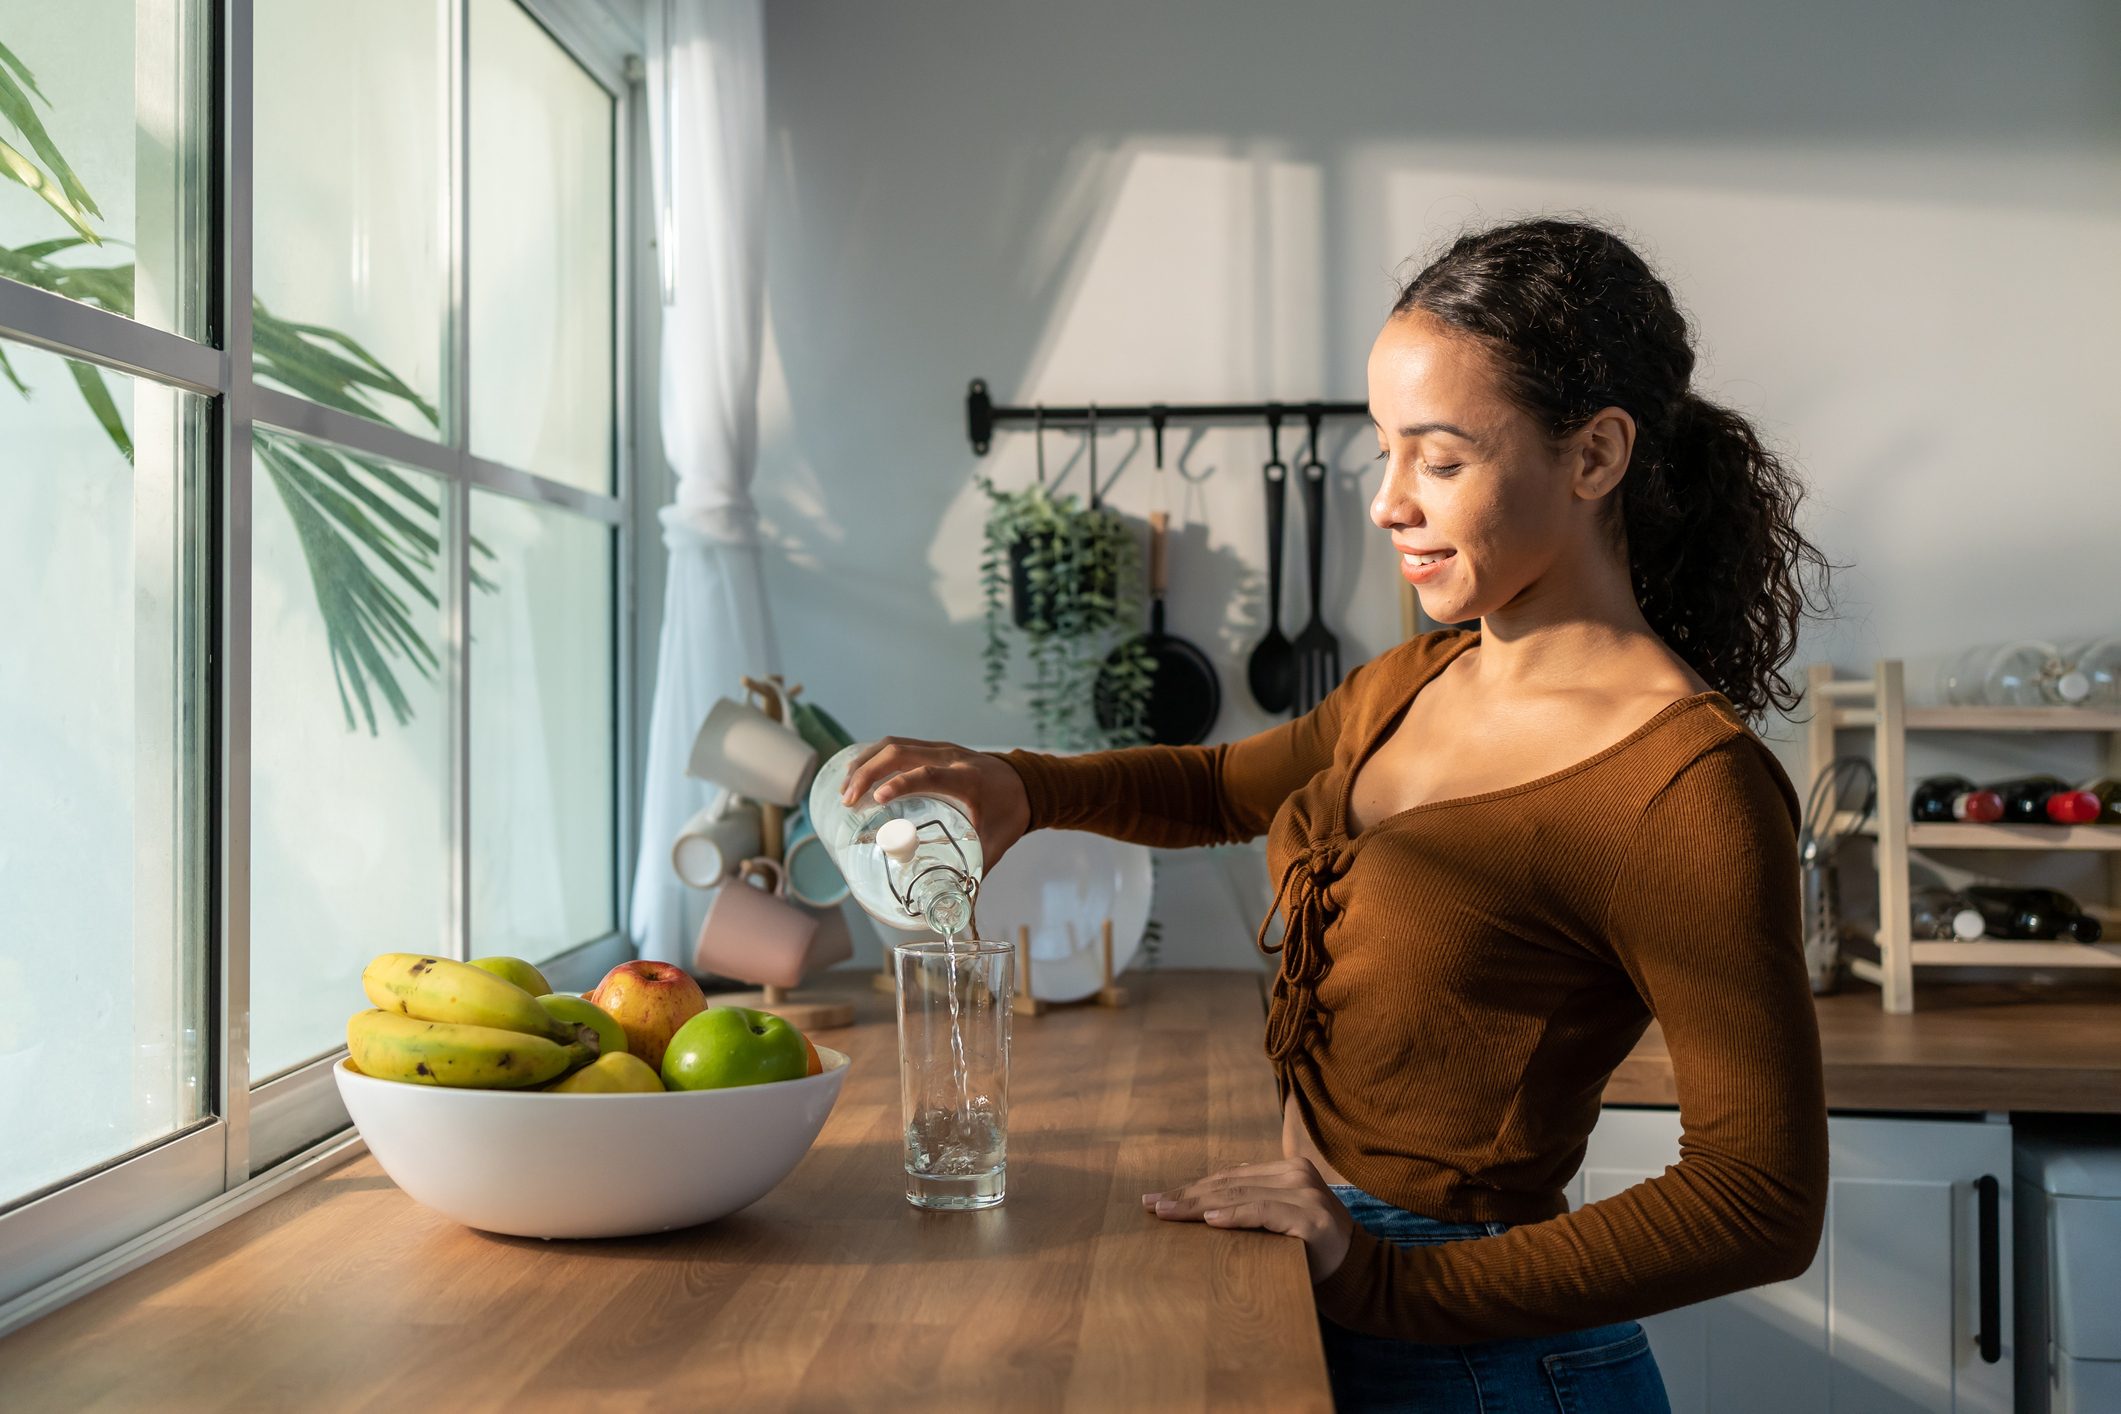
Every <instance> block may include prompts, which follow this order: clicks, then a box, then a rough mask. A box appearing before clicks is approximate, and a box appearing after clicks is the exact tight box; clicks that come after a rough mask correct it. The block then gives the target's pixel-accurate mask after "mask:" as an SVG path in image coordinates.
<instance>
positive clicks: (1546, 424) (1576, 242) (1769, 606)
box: [1392, 219, 1833, 721]
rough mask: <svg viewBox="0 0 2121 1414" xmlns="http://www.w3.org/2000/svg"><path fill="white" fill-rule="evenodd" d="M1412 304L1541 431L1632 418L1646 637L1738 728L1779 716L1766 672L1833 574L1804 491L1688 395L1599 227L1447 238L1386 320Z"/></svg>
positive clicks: (1674, 344) (1735, 426)
mask: <svg viewBox="0 0 2121 1414" xmlns="http://www.w3.org/2000/svg"><path fill="white" fill-rule="evenodd" d="M1417 309H1419V310H1423V311H1425V312H1427V313H1429V314H1431V315H1434V316H1435V317H1436V318H1438V319H1440V320H1442V321H1443V322H1444V323H1445V324H1447V325H1449V326H1451V327H1452V328H1454V329H1457V330H1460V331H1462V332H1464V333H1466V334H1470V335H1472V336H1474V338H1475V339H1476V340H1478V341H1479V343H1480V344H1481V345H1482V346H1484V347H1485V348H1486V349H1487V351H1488V352H1489V353H1490V354H1491V355H1492V356H1493V357H1494V358H1495V361H1496V365H1497V367H1498V368H1499V369H1500V370H1501V371H1502V374H1503V377H1504V381H1505V384H1506V391H1507V392H1508V394H1509V396H1510V398H1511V399H1512V400H1513V401H1514V402H1515V403H1516V404H1517V405H1518V406H1519V407H1521V408H1523V409H1524V411H1525V412H1526V413H1528V414H1530V415H1531V416H1532V417H1533V418H1534V419H1536V420H1537V421H1538V422H1539V424H1540V425H1541V426H1542V427H1543V428H1544V429H1545V430H1546V434H1547V436H1548V437H1549V438H1552V439H1556V440H1558V439H1560V438H1562V437H1566V436H1567V435H1568V434H1570V433H1571V432H1574V431H1576V430H1577V429H1579V428H1581V427H1582V426H1583V425H1584V424H1585V423H1586V422H1588V421H1589V420H1590V418H1591V416H1592V414H1594V413H1596V412H1598V411H1600V410H1601V409H1604V408H1607V407H1618V408H1622V409H1625V410H1626V411H1627V413H1628V414H1629V415H1630V416H1632V417H1633V418H1634V419H1635V448H1634V455H1633V459H1632V460H1631V461H1630V463H1629V466H1628V470H1627V474H1626V476H1625V478H1624V479H1623V480H1622V482H1621V494H1620V495H1619V496H1618V497H1616V498H1609V500H1608V502H1607V504H1608V505H1609V506H1611V505H1613V504H1614V502H1615V501H1617V502H1618V506H1617V508H1616V509H1615V510H1614V512H1613V515H1612V526H1613V531H1614V536H1615V540H1616V545H1617V547H1619V548H1622V549H1624V551H1625V553H1626V555H1627V561H1628V572H1629V576H1630V578H1631V579H1632V580H1633V581H1634V586H1635V598H1636V601H1637V602H1638V603H1639V604H1640V605H1641V607H1642V612H1643V616H1644V617H1645V618H1646V619H1648V620H1649V623H1650V627H1651V628H1653V629H1655V630H1656V632H1657V635H1658V636H1659V637H1660V638H1662V639H1663V640H1664V641H1665V642H1666V643H1667V644H1669V645H1670V646H1671V648H1672V651H1673V652H1675V653H1677V654H1678V655H1679V656H1680V657H1681V658H1684V659H1685V660H1686V661H1687V663H1688V665H1689V666H1691V667H1692V668H1693V669H1694V671H1695V672H1697V673H1699V674H1700V675H1701V677H1702V679H1703V680H1704V681H1705V682H1707V683H1708V684H1709V685H1710V686H1711V687H1713V688H1715V689H1716V690H1717V691H1718V692H1721V693H1722V694H1723V695H1724V696H1725V697H1727V698H1728V699H1730V702H1731V704H1732V705H1733V706H1735V707H1736V708H1738V710H1739V711H1740V712H1741V713H1743V714H1744V715H1745V716H1747V717H1748V718H1750V719H1753V720H1756V721H1757V720H1758V719H1759V718H1761V717H1762V716H1764V715H1765V713H1766V712H1767V709H1768V708H1770V707H1776V708H1780V709H1781V710H1783V711H1788V710H1789V709H1790V708H1792V707H1794V706H1795V705H1796V704H1797V701H1798V699H1799V697H1800V696H1801V695H1802V692H1801V689H1800V688H1799V687H1797V686H1793V685H1792V684H1791V682H1790V681H1789V679H1787V678H1785V677H1784V676H1783V675H1782V672H1781V671H1780V670H1781V668H1782V665H1783V664H1784V663H1786V662H1788V661H1789V658H1790V655H1791V654H1792V653H1793V652H1795V651H1796V647H1797V628H1798V624H1799V622H1800V621H1801V619H1803V618H1804V617H1805V616H1807V615H1810V616H1812V617H1820V616H1823V614H1824V613H1825V611H1826V609H1827V605H1828V597H1827V585H1828V580H1829V577H1830V575H1831V573H1832V569H1833V566H1832V565H1830V564H1829V563H1828V561H1827V559H1826V557H1825V556H1824V555H1822V554H1821V553H1820V552H1819V549H1818V547H1817V546H1815V545H1813V544H1812V542H1811V541H1809V540H1807V539H1806V538H1805V537H1804V535H1803V534H1802V532H1800V531H1799V530H1798V529H1797V519H1796V516H1797V506H1798V503H1799V502H1800V501H1801V500H1802V499H1803V496H1804V487H1803V484H1802V483H1801V482H1800V481H1799V480H1798V478H1797V477H1796V475H1795V474H1794V473H1792V472H1791V470H1790V469H1789V468H1788V467H1787V466H1785V465H1784V464H1783V462H1782V460H1781V458H1779V457H1778V456H1776V454H1775V453H1774V452H1772V451H1770V450H1769V449H1768V448H1767V447H1766V446H1765V445H1764V444H1763V443H1762V442H1761V440H1760V435H1759V434H1758V433H1757V432H1756V431H1755V430H1754V428H1753V425H1752V424H1751V423H1750V422H1748V421H1747V420H1746V419H1745V418H1744V417H1742V416H1740V415H1739V414H1738V413H1736V412H1733V411H1732V410H1731V409H1729V408H1727V407H1723V406H1720V405H1718V404H1716V403H1713V402H1710V401H1709V400H1707V399H1705V398H1703V397H1701V396H1700V395H1698V394H1697V393H1695V392H1694V391H1693V389H1692V388H1691V387H1690V386H1689V382H1690V380H1691V378H1692V377H1693V373H1694V349H1693V345H1692V339H1691V335H1690V333H1689V330H1688V328H1687V321H1686V316H1685V315H1684V314H1682V313H1681V312H1680V309H1679V305H1678V302H1677V301H1676V300H1674V299H1673V297H1672V292H1671V290H1670V289H1669V288H1668V287H1667V286H1666V285H1665V283H1664V281H1663V280H1661V279H1659V278H1658V277H1657V275H1656V274H1655V273H1654V272H1653V271H1652V270H1651V269H1650V267H1649V266H1648V264H1646V263H1645V262H1644V261H1643V259H1642V257H1641V256H1639V255H1637V254H1636V253H1635V251H1634V250H1633V249H1632V248H1631V247H1630V246H1629V245H1628V243H1627V242H1626V241H1624V240H1622V239H1621V238H1620V237H1619V236H1618V235H1616V234H1614V233H1613V232H1612V231H1609V230H1606V229H1604V228H1602V227H1600V226H1597V225H1594V224H1591V223H1589V222H1584V221H1573V220H1555V219H1541V220H1531V221H1516V222H1511V223H1508V224H1505V225H1499V226H1493V227H1490V228H1488V229H1486V230H1480V231H1472V232H1468V233H1466V234H1464V235H1461V236H1459V237H1458V238H1457V239H1455V240H1454V241H1452V242H1451V245H1450V248H1449V249H1448V250H1446V251H1445V252H1444V253H1443V254H1442V255H1440V256H1437V257H1436V258H1435V259H1433V260H1431V261H1430V262H1429V263H1428V265H1427V266H1426V267H1425V268H1424V269H1423V270H1422V272H1421V273H1420V274H1419V275H1416V276H1415V277H1414V278H1413V279H1412V280H1411V281H1409V282H1407V284H1406V285H1404V286H1403V287H1402V288H1401V290H1400V292H1399V295H1398V297H1397V298H1396V299H1395V300H1394V302H1393V305H1392V314H1393V316H1394V317H1397V316H1399V315H1402V314H1406V313H1408V312H1410V311H1412V310H1417Z"/></svg>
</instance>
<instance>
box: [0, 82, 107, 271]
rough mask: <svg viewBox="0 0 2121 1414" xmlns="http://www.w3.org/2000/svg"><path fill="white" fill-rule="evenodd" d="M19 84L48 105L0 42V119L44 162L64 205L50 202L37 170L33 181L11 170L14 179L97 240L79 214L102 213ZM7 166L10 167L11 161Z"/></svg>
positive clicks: (46, 189)
mask: <svg viewBox="0 0 2121 1414" xmlns="http://www.w3.org/2000/svg"><path fill="white" fill-rule="evenodd" d="M18 80H19V82H18ZM23 84H28V85H29V93H34V94H36V95H37V97H38V98H40V99H44V106H45V107H47V108H49V107H50V106H51V100H50V99H48V98H44V94H43V93H42V92H41V91H39V89H38V88H37V80H36V78H35V77H34V76H33V75H31V73H30V71H29V69H28V67H27V66H26V65H24V64H23V62H22V61H21V60H20V59H18V58H16V57H15V54H14V51H13V50H11V49H8V48H7V47H6V46H4V45H0V118H5V119H7V121H9V122H10V123H13V124H14V125H15V131H16V132H18V133H20V134H21V135H22V139H23V141H25V142H27V143H28V144H29V145H30V150H31V151H32V152H34V153H36V154H37V156H38V157H39V158H41V159H43V162H44V165H45V166H46V167H49V168H50V169H51V171H52V174H53V175H54V176H56V177H57V178H58V179H59V189H60V193H63V195H64V198H65V201H66V203H67V205H65V206H62V205H60V204H59V203H58V202H57V201H53V196H54V195H57V194H56V193H52V192H50V182H49V180H48V179H46V178H44V175H43V173H41V172H39V173H37V177H38V180H37V181H31V180H29V179H28V178H27V177H26V176H24V175H23V174H22V173H21V172H19V171H17V172H15V173H14V175H15V178H16V180H18V181H20V182H21V183H22V184H23V185H24V186H26V187H28V188H30V189H31V190H32V191H35V192H37V193H38V194H39V195H40V196H43V197H44V199H45V200H46V201H50V202H52V205H53V207H54V209H56V210H57V211H58V212H59V214H60V215H62V216H66V217H67V219H68V221H69V222H71V223H72V224H73V226H74V228H75V229H76V230H78V231H80V232H81V234H82V235H84V236H86V237H88V238H89V239H90V240H91V241H95V240H98V237H97V235H96V233H95V232H94V231H91V230H89V228H88V225H87V222H86V221H84V220H82V219H80V213H82V212H86V213H87V214H88V215H90V216H101V215H102V214H103V212H102V210H101V209H100V208H99V207H98V206H97V205H96V203H95V201H94V199H93V198H91V197H90V196H89V194H88V188H86V187H84V186H82V185H81V179H80V178H79V177H77V176H75V175H74V169H73V168H71V167H69V166H67V165H66V158H65V157H64V156H62V155H61V154H60V152H59V145H58V144H57V143H55V142H53V141H52V135H51V134H50V133H48V132H46V131H45V130H44V122H43V120H42V119H40V118H39V117H38V116H37V110H36V108H35V107H34V106H33V105H32V104H31V103H30V101H29V93H24V92H23V91H22V85H23ZM7 151H8V152H10V153H14V155H15V157H17V158H18V159H22V154H21V153H19V152H15V150H14V149H13V148H12V147H10V148H8V149H7ZM22 160H24V161H27V159H22ZM8 165H9V166H10V168H11V169H12V167H13V164H12V163H10V164H8ZM32 170H34V168H32ZM69 207H71V208H72V209H73V212H74V214H73V215H68V208H69Z"/></svg>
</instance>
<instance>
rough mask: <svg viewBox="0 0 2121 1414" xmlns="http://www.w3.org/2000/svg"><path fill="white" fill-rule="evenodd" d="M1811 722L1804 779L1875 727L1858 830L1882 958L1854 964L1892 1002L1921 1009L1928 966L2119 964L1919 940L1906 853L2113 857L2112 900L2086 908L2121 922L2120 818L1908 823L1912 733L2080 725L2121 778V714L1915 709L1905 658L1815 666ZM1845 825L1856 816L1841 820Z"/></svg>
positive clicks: (2037, 948)
mask: <svg viewBox="0 0 2121 1414" xmlns="http://www.w3.org/2000/svg"><path fill="white" fill-rule="evenodd" d="M1807 688H1808V691H1807V696H1808V698H1809V700H1810V706H1811V720H1810V722H1809V724H1808V725H1807V727H1806V729H1805V761H1806V779H1807V781H1810V780H1816V779H1817V778H1818V774H1819V772H1820V771H1821V770H1822V769H1823V768H1824V767H1825V766H1826V764H1827V763H1828V762H1830V761H1832V760H1833V759H1834V756H1835V745H1836V741H1837V739H1838V737H1839V734H1840V733H1842V732H1851V731H1862V730H1866V729H1867V730H1869V731H1870V733H1871V762H1872V765H1873V766H1874V767H1875V768H1876V770H1877V774H1878V808H1877V811H1876V818H1875V819H1874V820H1873V821H1872V822H1871V823H1870V824H1868V825H1866V826H1865V827H1864V829H1863V830H1862V831H1861V833H1863V834H1866V835H1870V836H1872V837H1874V838H1875V840H1876V843H1877V848H1876V851H1875V854H1876V859H1877V867H1878V917H1879V927H1878V933H1877V942H1878V958H1877V960H1876V961H1875V962H1874V961H1872V960H1870V959H1869V958H1851V959H1849V970H1850V971H1851V972H1853V973H1855V975H1856V976H1858V977H1861V978H1863V979H1864V980H1865V981H1868V982H1874V983H1876V984H1877V985H1878V987H1879V989H1880V991H1881V993H1882V995H1883V1001H1884V1006H1885V1009H1886V1010H1887V1011H1889V1012H1902V1013H1905V1012H1911V1011H1913V1010H1914V1009H1915V977H1916V972H1917V969H1920V968H1929V967H2013V968H2040V969H2043V970H2053V969H2060V968H2121V946H2116V945H2115V944H2114V943H2113V942H2111V941H2108V942H2102V943H2096V944H2085V943H2075V942H2053V943H2040V942H2003V941H1996V940H1990V939H1981V940H1978V941H1974V942H1937V941H1930V940H1927V939H1918V938H1916V937H1915V936H1914V930H1913V926H1912V922H1911V919H1910V917H1909V903H1910V887H1909V882H1908V863H1909V855H1910V851H1913V850H1925V851H1940V852H1942V851H1950V850H1974V849H1979V850H1990V849H2004V850H2014V849H2015V850H2092V851H2101V852H2104V853H2105V855H2106V861H2107V862H2106V868H2105V874H2106V898H2105V899H2104V900H2101V901H2099V902H2097V903H2089V902H2088V903H2087V904H2086V907H2087V909H2088V910H2089V911H2090V912H2092V913H2093V914H2094V915H2095V916H2097V917H2098V918H2099V919H2100V920H2101V922H2102V923H2104V924H2105V925H2106V927H2107V929H2108V931H2109V933H2112V932H2113V931H2115V925H2116V924H2117V923H2121V910H2117V909H2116V908H2115V907H2114V905H2115V904H2121V827H2116V826H2113V825H2069V826H2064V825H2004V824H1996V825H1971V824H1962V823H1952V824H1925V823H1920V822H1916V821H1911V820H1909V819H1908V802H1909V799H1910V796H1911V789H1910V785H1911V783H1910V782H1909V780H1908V770H1907V738H1908V734H1909V733H1910V732H2079V733H2091V734H2094V735H2097V736H2099V737H2101V738H2103V740H2104V747H2103V760H2104V763H2105V765H2104V770H2105V773H2106V774H2108V775H2121V712H2109V711H2099V710H2094V709H2090V708H2084V707H1925V706H1916V707H1910V706H1909V705H1908V703H1907V690H1906V674H1905V672H1904V670H1903V665H1902V664H1901V663H1900V661H1899V660H1897V659H1891V658H1888V659H1881V660H1880V661H1879V662H1878V663H1877V664H1876V665H1875V666H1874V667H1873V669H1872V671H1871V675H1870V676H1869V677H1867V678H1866V677H1850V678H1837V677H1835V676H1834V669H1833V667H1832V665H1830V664H1824V663H1822V664H1815V665H1814V666H1813V667H1812V668H1811V670H1810V672H1809V673H1808V674H1807ZM1836 823H1837V825H1840V824H1846V823H1848V822H1847V821H1846V820H1837V822H1836Z"/></svg>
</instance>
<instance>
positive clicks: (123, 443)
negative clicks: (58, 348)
mask: <svg viewBox="0 0 2121 1414" xmlns="http://www.w3.org/2000/svg"><path fill="white" fill-rule="evenodd" d="M66 368H67V371H68V372H69V373H72V374H73V375H74V386H75V387H77V388H79V389H80V390H81V397H82V400H83V401H84V402H86V403H87V404H88V410H89V411H90V412H92V413H94V414H95V415H96V421H97V422H99V423H101V424H102V425H103V431H104V434H105V435H106V436H108V437H109V438H110V439H111V441H112V442H113V443H115V444H116V446H117V448H118V450H119V451H120V452H123V453H124V454H125V460H126V461H127V462H131V461H132V459H133V439H132V435H131V434H130V433H128V432H127V431H126V430H125V419H124V418H123V417H120V416H119V415H118V404H117V400H116V399H114V398H112V397H111V395H110V385H109V384H107V383H105V382H104V381H103V370H102V369H100V368H98V367H96V365H94V364H93V363H83V362H82V361H81V360H80V359H78V358H70V359H68V360H67V361H66Z"/></svg>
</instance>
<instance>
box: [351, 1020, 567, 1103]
mask: <svg viewBox="0 0 2121 1414" xmlns="http://www.w3.org/2000/svg"><path fill="white" fill-rule="evenodd" d="M346 1049H347V1052H348V1053H349V1054H350V1055H351V1056H352V1057H353V1063H354V1067H355V1068H356V1069H357V1070H359V1071H360V1072H361V1073H362V1074H363V1075H373V1076H376V1077H377V1078H379V1079H382V1080H406V1081H411V1082H412V1083H413V1084H415V1085H452V1086H461V1087H465V1088H470V1089H485V1090H519V1089H523V1088H525V1087H527V1086H531V1085H542V1084H544V1083H545V1082H546V1081H548V1080H551V1079H553V1078H554V1077H555V1076H559V1075H563V1074H565V1073H566V1072H567V1071H569V1070H571V1069H573V1068H574V1067H576V1066H579V1065H585V1064H587V1063H588V1062H589V1061H591V1060H593V1059H595V1058H596V1049H595V1048H594V1047H592V1046H588V1045H584V1044H583V1043H581V1042H579V1041H577V1042H574V1043H572V1044H570V1045H565V1046H563V1045H559V1044H558V1043H556V1042H553V1041H548V1040H546V1039H544V1038H543V1037H541V1036H526V1035H524V1034H523V1033H522V1032H520V1031H506V1030H502V1029H501V1028H499V1027H494V1026H469V1025H466V1024H464V1023H462V1022H452V1021H422V1020H420V1019H419V1018H417V1017H411V1016H406V1015H404V1014H402V1013H400V1012H394V1011H383V1010H380V1009H378V1010H375V1011H360V1012H355V1013H354V1015H353V1018H352V1019H351V1020H349V1021H348V1022H347V1023H346Z"/></svg>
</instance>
